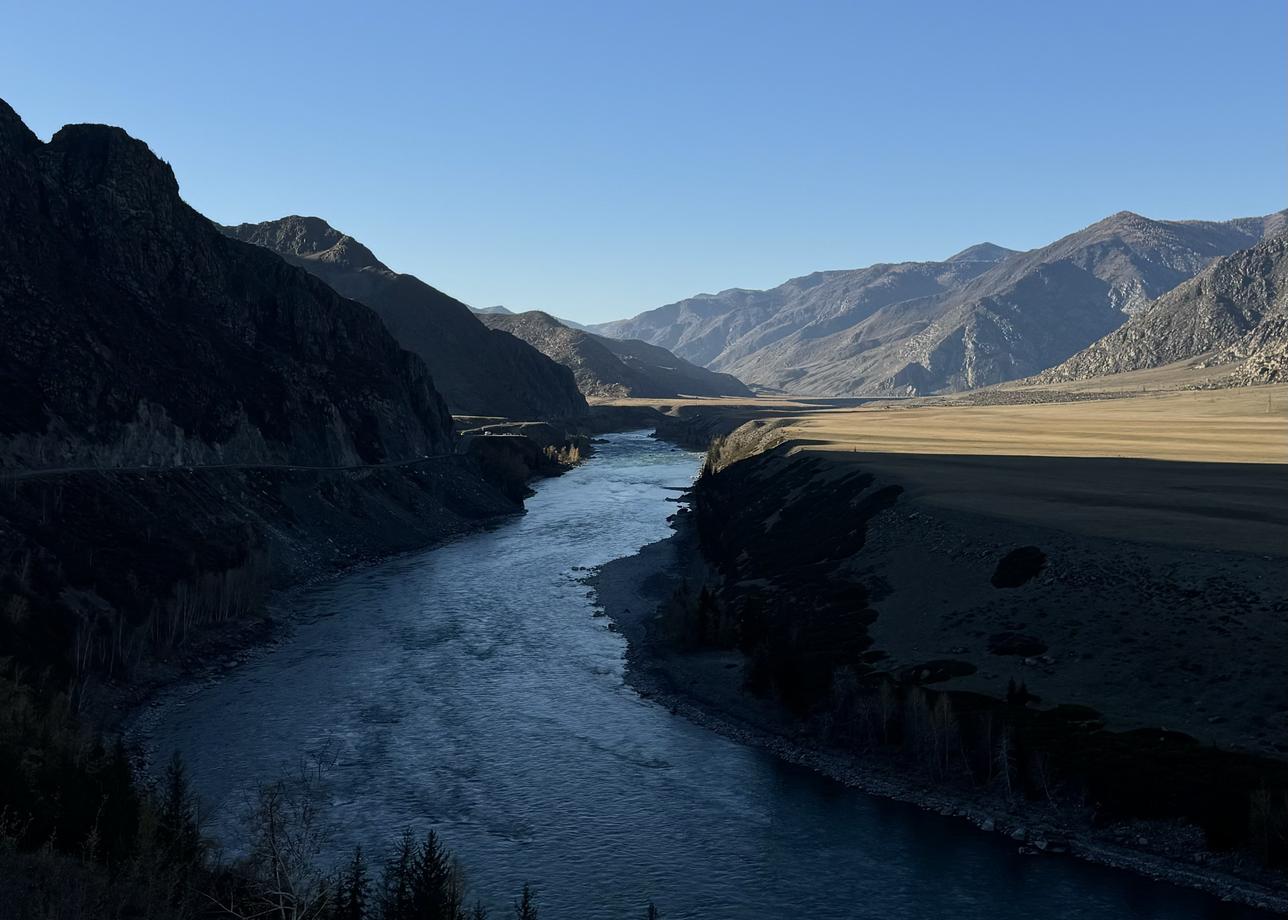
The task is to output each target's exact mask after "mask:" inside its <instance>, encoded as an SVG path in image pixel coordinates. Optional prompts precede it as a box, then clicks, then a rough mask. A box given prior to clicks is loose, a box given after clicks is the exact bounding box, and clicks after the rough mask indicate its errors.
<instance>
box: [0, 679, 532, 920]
mask: <svg viewBox="0 0 1288 920" xmlns="http://www.w3.org/2000/svg"><path fill="white" fill-rule="evenodd" d="M0 699H2V702H3V707H4V708H3V713H4V715H3V721H2V722H0V903H3V904H4V905H5V911H6V914H5V915H6V916H11V917H14V918H17V920H127V918H128V920H213V918H241V920H247V918H251V917H256V918H276V920H481V918H484V917H486V916H488V913H487V911H486V910H485V909H484V908H483V907H482V904H481V903H479V902H477V901H471V900H470V899H469V895H470V891H469V888H468V886H467V884H466V880H465V875H464V872H463V871H462V869H461V866H460V864H459V863H458V862H457V860H456V859H455V857H454V856H453V855H452V853H451V852H450V850H449V849H448V848H447V846H446V845H445V844H444V842H443V841H442V839H441V838H439V837H438V835H437V834H436V833H435V832H434V831H432V830H431V831H429V832H428V833H427V834H426V835H425V836H423V837H421V838H417V837H415V836H414V835H413V833H412V832H411V831H410V830H408V831H405V832H404V833H403V835H402V836H401V838H399V839H398V841H397V842H396V843H395V845H394V846H393V847H392V850H391V853H390V855H389V857H388V859H387V860H385V861H384V862H383V863H382V864H381V865H380V866H379V867H373V866H372V865H370V864H369V862H368V860H367V857H366V855H365V854H364V852H363V850H362V849H361V848H355V850H354V851H353V855H352V857H351V858H350V859H349V860H348V861H347V863H346V864H344V865H342V866H340V867H333V866H330V865H328V864H327V862H326V860H325V858H324V854H325V853H326V852H327V851H328V848H329V844H330V838H329V831H328V826H327V823H326V821H325V820H324V817H323V815H322V813H321V811H320V808H319V793H320V791H321V781H322V778H323V772H324V771H323V766H322V765H320V764H317V763H310V764H306V765H304V766H302V767H301V768H300V769H299V770H298V771H296V772H295V773H293V774H292V775H291V776H288V777H283V778H282V779H279V780H277V781H276V782H273V783H270V784H266V785H264V786H262V787H261V788H260V789H259V790H258V792H257V793H256V795H255V797H254V800H253V801H252V802H251V803H249V806H248V808H247V812H246V816H245V821H244V823H243V825H242V830H241V837H240V839H239V840H234V841H227V843H229V844H231V845H234V846H237V847H239V848H240V849H241V850H242V851H244V852H243V855H239V856H236V857H233V858H225V856H224V855H223V852H222V851H221V850H220V849H219V847H218V846H217V845H216V843H215V842H213V841H211V840H208V839H206V838H205V837H204V836H203V835H202V830H201V823H202V818H201V810H200V807H199V803H198V802H197V800H196V799H195V797H194V795H193V793H192V790H191V787H190V785H189V782H188V778H187V772H186V770H185V768H184V765H183V762H182V761H181V760H180V759H179V758H178V756H177V755H176V757H175V758H174V759H173V760H172V761H171V762H170V764H169V766H168V767H167V768H166V770H165V773H164V776H163V778H162V780H161V781H160V782H159V783H158V784H157V786H156V787H155V788H145V787H143V786H141V785H140V784H139V783H138V782H137V781H136V780H135V777H134V775H133V772H132V770H131V766H130V759H129V757H128V756H127V752H126V751H125V749H124V747H123V746H122V745H121V744H120V743H119V742H118V743H115V744H112V745H110V746H107V745H105V744H104V742H103V740H102V739H100V738H95V737H92V736H88V735H86V734H85V733H84V731H83V730H82V729H81V728H80V727H79V726H78V725H77V723H76V722H75V721H74V720H73V719H71V718H70V713H69V712H68V710H67V701H66V699H65V698H62V697H57V696H55V697H53V698H51V699H49V700H46V701H44V702H41V701H39V700H37V699H35V698H34V696H33V695H32V694H31V693H30V691H28V690H26V689H25V688H22V687H19V686H17V685H15V684H14V682H13V681H12V680H5V681H3V682H0ZM518 903H520V904H522V905H523V909H522V911H521V912H517V916H521V917H527V918H535V917H536V916H537V913H536V898H535V894H534V892H533V891H532V890H531V889H530V888H528V887H527V886H524V889H523V891H522V892H521V894H520V896H519V902H518Z"/></svg>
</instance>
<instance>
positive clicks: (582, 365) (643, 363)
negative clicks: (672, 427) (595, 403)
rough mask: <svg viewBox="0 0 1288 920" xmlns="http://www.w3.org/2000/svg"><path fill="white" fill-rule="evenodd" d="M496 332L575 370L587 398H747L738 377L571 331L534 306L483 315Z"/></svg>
mask: <svg viewBox="0 0 1288 920" xmlns="http://www.w3.org/2000/svg"><path fill="white" fill-rule="evenodd" d="M480 318H481V319H482V320H483V322H484V323H486V324H487V325H489V326H491V327H492V328H493V329H495V330H503V331H504V332H506V333H509V334H511V335H514V336H517V337H518V338H520V339H522V340H523V341H525V342H528V343H529V344H531V345H532V346H533V347H535V348H538V349H540V350H541V352H542V353H544V354H546V355H549V356H550V357H551V358H553V359H554V360H556V361H558V362H559V363H560V364H562V365H564V366H565V367H568V368H570V369H571V370H572V372H573V374H574V376H575V377H576V379H577V386H578V387H579V388H580V389H581V391H582V392H583V393H584V394H585V395H587V396H595V397H622V396H660V397H670V396H679V395H681V394H683V395H687V396H748V395H750V394H751V391H750V390H748V389H747V388H746V387H745V386H744V385H743V384H742V383H741V382H740V381H738V380H737V379H736V378H734V377H731V376H730V375H728V374H718V373H715V372H714V371H709V370H707V369H706V368H702V367H698V366H697V365H694V364H690V363H689V362H688V361H685V360H683V359H682V358H677V357H676V356H675V355H673V354H671V352H669V351H667V350H666V349H665V348H660V347H658V346H656V345H650V344H648V343H647V342H640V341H632V340H625V341H623V340H617V339H610V338H606V337H604V336H600V335H595V334H594V333H591V332H583V331H582V330H580V329H572V328H570V327H568V326H565V325H564V324H563V323H561V322H560V321H559V320H557V319H555V318H554V317H553V316H551V315H550V314H548V313H542V312H540V311H538V310H532V311H529V312H527V313H518V314H512V315H504V314H497V313H491V314H486V315H483V316H481V317H480Z"/></svg>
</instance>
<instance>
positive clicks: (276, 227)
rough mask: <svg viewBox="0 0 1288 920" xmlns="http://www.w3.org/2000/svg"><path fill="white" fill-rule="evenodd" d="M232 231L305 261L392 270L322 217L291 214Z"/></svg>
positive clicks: (251, 240)
mask: <svg viewBox="0 0 1288 920" xmlns="http://www.w3.org/2000/svg"><path fill="white" fill-rule="evenodd" d="M231 229H232V230H233V233H234V235H235V236H236V237H237V238H238V239H242V240H245V241H247V242H250V243H255V244H256V245H258V246H264V247H266V248H268V249H272V250H273V251H275V252H280V253H290V254H291V255H294V256H298V257H299V258H301V259H307V260H310V261H317V262H329V263H332V264H334V265H339V266H343V267H345V268H352V269H357V270H361V269H364V268H373V269H377V270H379V271H390V269H389V267H388V266H387V265H385V264H384V263H383V262H381V261H380V260H379V259H377V258H376V255H375V253H373V252H372V251H371V250H370V249H368V248H367V247H366V246H364V245H362V243H359V242H358V241H357V240H355V239H354V238H353V237H351V236H349V235H348V234H345V233H341V232H340V231H339V230H337V229H335V228H334V227H332V226H331V225H330V224H329V223H327V222H326V221H325V220H323V219H322V218H320V217H306V216H301V215H299V214H291V215H289V216H287V217H279V218H278V219H277V220H266V221H263V222H262V223H258V224H239V225H238V226H236V227H233V228H231Z"/></svg>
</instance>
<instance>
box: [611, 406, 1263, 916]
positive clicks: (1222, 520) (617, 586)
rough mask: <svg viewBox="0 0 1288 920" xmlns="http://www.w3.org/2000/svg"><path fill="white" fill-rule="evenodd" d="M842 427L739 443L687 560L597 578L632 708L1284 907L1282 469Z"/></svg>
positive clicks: (696, 528) (713, 461)
mask: <svg viewBox="0 0 1288 920" xmlns="http://www.w3.org/2000/svg"><path fill="white" fill-rule="evenodd" d="M1271 396H1272V398H1273V394H1271ZM1179 398H1182V399H1186V400H1198V399H1213V398H1216V399H1221V398H1229V399H1244V398H1245V397H1243V396H1233V395H1232V396H1229V397H1220V396H1218V397H1212V396H1210V395H1209V396H1204V397H1200V396H1198V395H1195V394H1190V395H1188V396H1182V397H1179ZM1257 398H1258V399H1260V400H1261V401H1262V403H1263V404H1264V400H1265V398H1266V394H1265V393H1262V394H1260V395H1259V396H1258V397H1257ZM1249 401H1251V398H1249ZM1116 405H1119V407H1120V411H1121V412H1124V413H1126V415H1125V416H1124V420H1123V423H1122V426H1123V430H1124V431H1131V430H1139V428H1140V426H1141V424H1142V423H1141V420H1140V419H1138V418H1134V417H1132V416H1131V414H1130V413H1129V412H1127V403H1126V402H1123V403H1121V404H1116ZM1187 405H1188V404H1187ZM1219 408H1220V411H1222V412H1225V413H1226V414H1227V415H1228V416H1229V417H1230V418H1231V422H1230V424H1231V425H1234V426H1238V425H1240V424H1243V423H1245V422H1246V421H1247V420H1246V419H1243V418H1241V417H1240V416H1239V414H1238V412H1237V411H1234V410H1232V409H1231V407H1230V406H1224V404H1223V405H1222V406H1221V407H1219ZM1048 410H1049V411H1050V412H1052V413H1060V414H1061V418H1060V419H1059V426H1058V427H1059V428H1060V429H1061V430H1062V431H1067V430H1069V427H1070V419H1071V418H1073V419H1074V421H1075V422H1076V418H1077V412H1079V411H1081V409H1080V407H1079V406H1058V405H1056V406H1038V407H1033V406H1030V407H1027V408H1026V409H1025V410H1024V411H1026V412H1031V411H1037V412H1039V415H1040V413H1041V412H1042V411H1048ZM829 411H830V410H820V409H818V408H817V407H815V408H806V409H805V410H804V411H796V412H794V413H793V412H786V413H784V412H783V411H782V409H781V407H780V410H779V413H778V414H779V416H780V417H779V418H776V419H774V418H770V417H768V416H766V417H763V418H761V419H759V420H754V421H749V422H746V423H745V424H742V427H738V428H737V429H736V430H734V431H733V432H732V433H730V434H729V435H728V436H727V437H722V438H718V439H717V440H716V442H715V443H714V445H713V446H712V449H711V450H710V451H709V453H708V458H707V463H706V466H705V468H704V471H703V473H702V475H701V476H700V477H699V479H698V481H697V482H696V484H695V486H694V488H693V489H692V491H691V493H690V494H689V496H688V498H689V503H688V504H689V508H688V509H685V510H682V511H681V512H680V513H679V514H678V515H677V517H676V533H675V535H674V536H673V537H671V538H670V539H669V540H667V541H663V542H662V543H659V544H655V545H653V546H650V547H647V548H646V549H645V550H644V551H643V552H642V553H641V554H639V555H638V556H635V557H631V558H628V559H623V560H619V561H617V562H613V563H610V564H609V565H607V566H605V567H604V568H603V569H602V570H601V571H600V573H599V574H598V576H597V581H596V585H597V589H598V592H599V599H600V601H601V603H602V604H603V605H604V607H605V609H606V611H607V612H608V613H609V615H610V616H612V617H613V618H615V619H616V621H617V622H618V623H619V624H620V625H621V627H622V629H623V630H624V632H625V633H626V634H627V636H628V638H629V639H630V642H631V653H630V659H631V672H630V679H631V680H632V682H633V683H634V684H635V685H636V686H637V687H638V688H639V689H640V690H641V691H642V692H644V693H645V694H647V695H650V696H655V697H657V698H660V699H661V700H662V701H663V702H664V703H666V704H668V705H670V706H672V707H673V708H674V709H675V710H676V711H678V712H683V713H684V714H685V715H688V716H689V717H690V718H693V719H695V720H696V721H699V722H700V723H702V724H705V725H707V726H709V727H712V728H714V729H716V730H717V731H720V732H722V733H724V734H726V735H729V736H731V737H734V738H737V739H739V740H743V741H747V742H751V743H755V744H759V745H761V746H763V747H766V748H768V749H769V750H771V751H773V752H775V753H776V754H778V755H779V756H782V757H784V758H786V759H788V760H791V761H794V762H797V763H801V764H805V765H808V766H811V767H814V768H816V769H819V770H821V771H823V772H825V773H827V774H829V775H831V776H833V777H835V778H837V779H840V780H842V781H844V782H846V783H848V784H852V785H856V786H859V787H862V788H864V789H866V790H868V791H871V792H875V793H878V794H881V795H885V796H890V797H893V798H898V799H902V800H906V801H910V802H914V803H917V804H919V805H921V806H923V807H925V808H928V809H932V810H936V811H939V812H941V813H943V814H951V815H958V816H960V817H962V818H964V819H966V820H968V821H970V822H972V823H974V824H975V825H977V826H978V827H980V828H982V829H984V830H987V831H993V832H996V833H999V834H1003V835H1006V836H1007V837H1008V838H1010V839H1011V840H1012V841H1013V845H1014V847H1016V848H1017V849H1018V850H1019V851H1021V852H1023V853H1026V854H1032V855H1034V856H1037V855H1038V854H1042V853H1044V852H1045V853H1050V852H1071V853H1073V854H1076V855H1078V856H1082V857H1085V858H1087V859H1090V860H1093V861H1098V862H1104V863H1108V864H1112V865H1116V866H1120V867H1125V868H1130V869H1133V870H1135V871H1138V872H1141V873H1143V874H1146V875H1150V876H1153V877H1157V878H1163V879H1167V880H1170V881H1174V882H1178V883H1181V884H1185V885H1190V886H1194V887H1197V888H1202V889H1204V890H1206V891H1209V892H1211V893H1214V894H1216V895H1218V896H1220V897H1223V898H1229V899H1235V900H1240V901H1244V902H1246V903H1249V904H1255V905H1259V906H1263V907H1269V908H1272V909H1277V910H1283V909H1285V907H1288V898H1286V897H1285V895H1284V891H1285V877H1284V874H1283V866H1284V861H1285V855H1286V854H1285V837H1284V828H1285V825H1286V823H1288V792H1286V790H1288V762H1286V760H1285V758H1286V757H1288V686H1285V685H1284V683H1283V681H1282V662H1283V661H1284V660H1288V628H1286V627H1285V624H1284V615H1285V613H1286V612H1288V601H1286V600H1285V594H1284V589H1283V583H1282V578H1281V576H1282V571H1283V553H1284V552H1285V550H1286V549H1288V546H1286V544H1285V541H1284V540H1283V535H1284V533H1285V532H1286V531H1285V527H1286V526H1288V513H1286V509H1288V500H1286V499H1288V496H1285V494H1284V490H1285V488H1286V487H1288V486H1286V484H1285V481H1284V478H1283V476H1282V467H1281V466H1279V465H1278V464H1275V463H1265V462H1263V463H1256V462H1241V463H1215V462H1186V461H1182V460H1163V459H1155V458H1152V457H1150V456H1143V457H1140V458H1126V457H1076V456H1055V455H1052V456H1041V455H1030V456H1023V455H1020V454H1019V452H1018V451H1017V453H1016V455H1013V456H988V455H986V454H983V453H980V452H975V453H972V452H971V451H969V450H967V449H960V450H959V451H958V452H957V453H955V454H954V453H946V452H942V451H941V452H939V453H935V452H934V449H933V448H931V449H929V450H926V449H925V446H924V445H922V448H921V449H920V450H919V449H918V448H917V447H916V446H912V447H910V446H909V445H908V444H896V443H895V442H894V440H893V439H894V435H893V434H892V432H895V433H897V431H898V427H899V424H900V423H901V421H902V420H901V419H900V418H899V417H898V416H899V413H908V414H909V416H912V415H915V414H916V413H917V412H920V411H927V412H933V411H937V410H934V409H933V408H927V409H925V410H922V409H915V408H902V407H899V408H894V409H889V410H881V409H872V410H854V409H849V408H845V409H841V410H836V411H835V412H834V413H833V414H832V415H829V414H828V412H829ZM865 411H869V412H870V414H868V415H862V414H861V413H862V412H865ZM954 411H956V412H963V411H970V410H963V409H960V408H959V409H956V410H954ZM1196 411H1199V412H1200V414H1201V411H1203V410H1201V409H1200V410H1196ZM1214 411H1215V410H1214ZM1071 412H1072V413H1073V416H1070V413H1071ZM686 413H687V414H688V415H689V416H690V420H689V426H690V427H693V426H694V425H695V424H696V423H695V421H694V419H693V416H694V415H696V414H705V415H706V422H705V427H706V429H707V430H711V431H718V430H719V428H720V423H719V422H718V421H716V420H714V418H713V417H714V416H719V415H720V413H719V412H718V411H716V410H713V409H712V408H710V407H708V408H706V409H704V410H699V409H698V408H696V407H692V406H690V407H687V408H686V409H681V410H680V412H679V414H681V415H684V414H686ZM876 413H881V414H880V415H877V414H876ZM745 414H746V413H745V407H744V411H743V414H742V415H740V414H739V413H737V412H735V413H733V414H732V416H731V420H730V418H727V419H726V428H727V427H730V426H732V425H738V424H740V423H742V422H743V417H744V416H745ZM1147 414H1148V413H1147ZM1191 414H1193V412H1191ZM1097 417H1098V418H1100V419H1102V420H1103V419H1105V418H1109V419H1110V421H1109V422H1103V421H1102V423H1103V424H1111V425H1112V424H1117V423H1115V422H1113V421H1112V418H1113V415H1112V413H1108V414H1107V413H1105V412H1104V411H1103V410H1101V411H1099V413H1098V415H1097ZM1169 417H1170V418H1171V419H1172V421H1171V422H1170V424H1172V426H1173V428H1174V429H1176V435H1175V436H1176V437H1177V438H1179V439H1181V440H1183V439H1184V437H1185V435H1184V428H1185V424H1184V417H1185V416H1184V413H1181V414H1177V413H1176V412H1175V411H1173V412H1171V413H1170V415H1169ZM1177 419H1180V420H1179V421H1177ZM908 421H909V423H910V426H911V429H914V430H916V431H918V432H921V431H924V430H926V428H927V426H926V425H925V424H923V423H922V421H921V420H919V419H915V418H911V417H909V419H908ZM925 421H937V420H931V419H929V418H927V419H925ZM1253 421H1254V422H1255V421H1256V420H1255V419H1253ZM873 426H878V427H873ZM930 427H931V428H939V427H940V426H939V425H937V424H936V425H932V426H930ZM1075 427H1076V426H1075ZM1253 427H1255V426H1253ZM847 431H848V432H849V435H847V436H843V435H842V433H843V432H847ZM855 432H858V433H859V434H855ZM1249 432H1251V428H1249ZM1263 434H1264V433H1261V434H1258V433H1256V432H1251V433H1250V434H1248V438H1249V439H1250V440H1252V441H1256V440H1258V439H1260V438H1262V436H1263ZM1277 436H1278V435H1277V433H1275V437H1277ZM919 437H920V435H919ZM943 438H944V439H945V440H951V437H949V436H948V435H944V436H943ZM1102 440H1109V441H1112V438H1108V439H1104V438H1102ZM1237 440H1238V439H1237V438H1232V439H1231V442H1230V444H1229V449H1230V450H1234V451H1237V450H1238V445H1237V444H1235V443H1234V442H1235V441H1237ZM1166 442H1167V438H1165V437H1164V438H1160V439H1158V441H1157V442H1156V445H1155V447H1154V448H1153V449H1151V450H1140V451H1139V452H1140V453H1142V454H1146V455H1148V454H1150V453H1154V454H1156V455H1163V456H1166V455H1167V450H1168V448H1167V444H1166ZM1266 443H1267V444H1273V443H1275V439H1274V438H1270V439H1268V440H1267V442H1266ZM874 444H881V445H883V449H881V450H879V451H876V452H873V451H871V450H867V449H865V447H867V446H870V445H874ZM1039 447H1040V446H1039ZM1027 449H1028V450H1029V451H1030V453H1034V454H1040V453H1041V450H1040V449H1038V448H1035V447H1034V445H1032V444H1030V445H1029V447H1028V448H1027ZM1187 449H1188V448H1187ZM1048 453H1052V454H1054V453H1064V454H1068V453H1071V451H1069V450H1067V449H1063V448H1062V449H1061V450H1059V451H1048ZM1254 453H1255V451H1254Z"/></svg>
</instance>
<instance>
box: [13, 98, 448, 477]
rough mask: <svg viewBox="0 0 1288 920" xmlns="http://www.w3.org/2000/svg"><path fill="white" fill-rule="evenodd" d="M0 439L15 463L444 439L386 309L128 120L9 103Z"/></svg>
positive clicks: (153, 458)
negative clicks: (217, 196) (238, 216)
mask: <svg viewBox="0 0 1288 920" xmlns="http://www.w3.org/2000/svg"><path fill="white" fill-rule="evenodd" d="M0 145H2V146H0V159H2V160H3V164H4V165H3V172H0V324H2V325H3V327H4V329H5V335H4V336H3V338H2V339H0V387H2V388H3V392H4V394H5V399H4V400H3V405H0V456H3V457H4V458H5V461H6V463H8V464H13V465H17V466H26V467H69V466H82V465H84V466H90V465H100V464H110V465H113V466H144V465H174V464H208V463H290V464H300V465H319V466H327V465H341V464H355V463H381V462H387V461H397V460H405V459H410V458H414V457H423V456H425V455H429V454H440V453H445V452H449V451H450V450H451V440H450V429H451V419H450V416H449V415H448V412H447V408H446V406H445V405H444V403H443V401H442V399H441V398H440V397H439V396H438V394H437V393H436V392H435V390H434V388H433V384H432V382H431V380H430V377H429V374H428V372H427V371H426V369H425V366H424V364H423V363H422V362H421V361H420V360H419V359H417V358H415V357H414V356H412V355H409V354H407V353H406V352H404V351H402V350H401V349H399V347H398V345H397V343H396V342H395V341H394V340H393V338H392V337H391V336H390V335H389V334H388V332H386V330H385V329H384V327H383V326H382V324H381V322H380V319H379V317H377V316H375V315H374V314H373V313H372V312H371V311H370V310H368V309H366V308H365V307H363V306H361V305H360V304H356V303H353V302H351V301H348V300H345V299H344V298H342V297H340V296H338V295H337V294H336V293H335V292H334V291H332V290H331V289H330V288H328V287H327V286H326V285H324V284H322V283H320V282H318V281H317V280H315V279H313V278H311V277H309V276H308V275H307V274H305V273H304V272H301V271H299V270H298V269H296V268H293V267H291V266H288V265H286V264H284V263H283V262H282V261H281V260H280V259H278V258H276V257H275V256H273V255H271V254H270V253H267V252H264V251H263V250H261V249H258V248H256V247H254V246H250V245H247V244H244V243H239V242H237V241H235V240H229V239H227V238H225V237H224V236H223V235H222V234H220V233H219V231H218V230H217V228H216V227H215V226H214V225H213V224H211V223H210V222H209V221H207V220H206V219H205V218H204V217H202V216H201V215H199V214H198V213H197V212H195V211H193V210H192V209H191V208H190V207H188V205H186V204H185V203H184V202H183V201H182V200H181V199H180V197H179V189H178V184H177V183H176V181H175V178H174V174H173V173H172V172H171V170H170V168H169V166H167V165H166V164H165V163H163V162H161V161H160V160H159V159H157V158H156V156H155V155H153V154H152V152H151V151H150V150H148V148H147V146H146V145H145V144H143V143H142V142H141V141H138V140H135V139H133V138H131V137H129V136H128V135H127V134H126V133H125V132H124V131H122V130H120V129H119V128H112V127H106V126H101V125H73V126H69V127H66V128H64V129H62V130H61V131H59V132H58V133H57V134H56V135H55V136H54V137H53V139H52V140H51V141H50V142H49V143H48V144H42V143H41V142H40V141H39V140H38V139H36V138H35V136H34V135H32V134H31V132H30V131H28V130H27V129H26V127H25V126H24V125H23V124H22V122H21V121H20V120H19V119H18V117H17V116H16V115H15V114H14V112H13V110H12V109H10V108H9V107H8V106H6V105H3V103H0Z"/></svg>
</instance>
